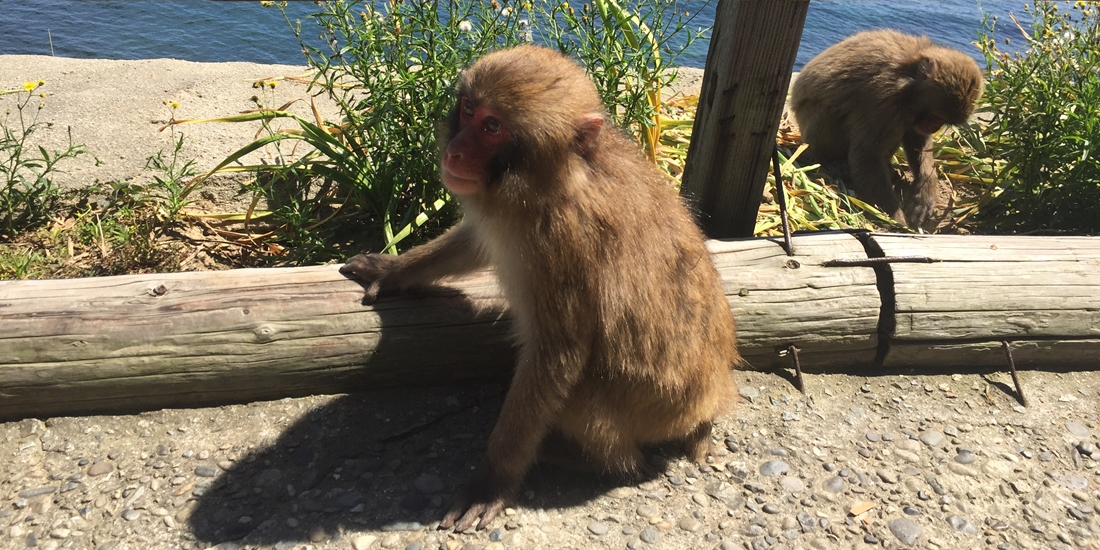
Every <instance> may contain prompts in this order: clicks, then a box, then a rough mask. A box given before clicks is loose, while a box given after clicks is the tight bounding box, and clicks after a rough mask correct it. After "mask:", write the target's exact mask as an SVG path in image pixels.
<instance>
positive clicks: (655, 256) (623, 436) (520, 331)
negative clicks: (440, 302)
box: [340, 45, 740, 531]
mask: <svg viewBox="0 0 1100 550" xmlns="http://www.w3.org/2000/svg"><path fill="white" fill-rule="evenodd" d="M440 149H441V156H442V159H441V161H442V162H441V164H442V179H443V184H444V185H445V186H446V188H447V189H448V190H449V191H450V192H451V194H452V195H453V196H455V197H456V198H457V199H458V200H459V202H460V203H461V205H462V207H463V210H464V212H465V219H464V220H463V221H462V222H461V223H459V224H458V225H457V226H455V227H453V228H451V229H450V230H449V231H447V233H445V234H444V235H442V236H441V237H439V238H437V239H435V240H433V241H431V242H429V243H427V244H424V245H422V246H419V247H416V248H413V249H412V250H410V251H408V252H406V253H405V254H402V255H401V256H390V255H380V254H360V255H358V256H355V257H353V258H351V259H350V260H348V262H347V263H346V264H345V265H344V266H343V267H342V268H341V269H340V271H341V272H342V273H344V274H346V275H348V276H350V277H353V278H356V279H358V280H359V281H361V282H362V283H363V285H364V286H365V287H366V289H367V291H366V301H367V302H370V301H372V300H374V299H375V297H376V296H377V295H378V294H379V293H385V292H387V291H401V290H406V289H411V288H413V287H418V286H422V285H428V284H431V283H433V282H435V281H438V280H439V279H442V278H444V277H448V276H452V275H458V274H462V273H468V272H471V271H474V270H477V269H481V268H484V267H489V266H491V267H493V268H495V270H496V275H497V277H498V279H499V281H500V286H501V288H502V290H503V293H504V296H505V298H506V299H507V302H508V307H509V308H510V310H511V312H512V316H513V323H514V333H515V337H516V340H517V342H518V345H519V349H518V363H517V365H516V367H515V372H514V375H513V378H512V382H511V386H510V388H509V389H508V393H507V395H506V397H505V399H504V404H503V406H502V408H501V411H500V417H499V419H498V420H497V423H496V426H495V427H494V428H493V431H492V434H491V435H490V436H489V443H488V448H487V450H486V453H485V456H484V459H483V460H482V461H481V463H480V465H479V466H478V467H477V468H476V469H475V471H474V474H473V479H472V481H470V483H469V484H468V485H467V486H466V487H465V489H464V490H463V491H461V492H460V493H459V495H458V496H457V497H456V498H455V501H454V503H453V504H452V507H451V508H450V510H449V511H448V512H447V514H446V515H445V517H444V519H443V521H442V523H441V524H440V527H441V528H450V527H452V526H453V527H454V528H455V529H456V530H458V531H465V530H466V529H468V528H470V527H472V526H474V524H475V523H476V524H477V526H478V529H484V528H485V527H486V526H487V525H488V524H489V522H490V521H492V520H493V518H495V517H496V516H497V515H498V514H499V513H500V511H501V510H502V509H503V507H504V505H505V503H507V502H509V501H510V500H511V499H512V497H513V496H514V495H515V493H516V492H517V491H518V489H519V487H520V484H521V482H522V481H523V479H524V476H525V474H526V473H527V471H528V469H529V468H530V467H531V465H532V464H533V463H535V462H536V460H538V458H539V456H540V449H541V454H542V456H543V457H544V458H548V455H555V454H556V455H557V456H558V457H559V458H560V457H561V456H562V455H561V454H560V453H555V452H553V449H551V447H560V449H564V450H566V451H567V450H569V449H573V450H574V453H573V454H574V455H578V456H576V457H575V459H573V460H572V462H573V463H575V464H577V465H578V466H581V467H582V468H585V469H592V470H597V471H601V472H607V473H614V474H625V475H633V474H637V473H639V471H642V470H644V469H645V468H646V463H645V459H644V457H643V455H642V453H641V450H640V447H641V446H643V445H648V444H656V443H662V442H670V441H671V442H675V443H677V444H682V445H683V449H684V451H685V452H686V454H687V455H688V456H689V457H690V458H691V459H693V460H695V461H703V460H705V458H706V454H707V452H708V451H709V450H710V448H711V445H712V443H711V425H712V422H713V420H714V419H715V417H716V416H718V415H720V414H723V413H724V412H726V411H727V410H729V408H730V407H731V406H732V404H733V400H734V398H735V396H736V386H735V384H734V381H733V378H732V371H731V367H733V366H734V364H735V363H738V362H739V360H740V359H739V356H738V354H737V350H736V345H735V330H734V322H733V317H732V315H731V314H730V310H729V305H728V303H727V302H726V298H725V294H724V292H723V289H722V283H721V281H720V280H719V277H718V272H717V270H716V269H715V267H714V265H713V263H712V261H711V256H710V254H709V252H708V251H707V248H706V246H705V245H704V242H703V235H702V234H701V233H700V231H699V229H698V228H697V227H696V225H695V223H694V221H693V220H692V217H691V215H690V214H689V213H688V211H687V209H686V208H685V207H684V206H683V204H682V203H681V202H680V199H679V197H678V196H677V194H676V193H675V191H674V190H673V189H672V187H671V186H670V185H669V182H668V181H667V180H666V178H665V177H664V176H663V175H662V174H661V173H660V171H659V170H658V169H657V168H656V167H655V166H654V165H653V164H651V163H649V162H647V161H645V160H644V158H643V157H642V156H641V154H640V153H639V151H638V147H637V146H636V145H635V144H634V143H632V142H631V141H630V140H629V139H627V138H626V137H625V136H624V135H623V134H622V133H621V132H620V131H619V130H618V129H616V128H614V127H612V125H611V123H610V122H609V120H608V117H607V114H606V113H605V111H604V108H603V106H602V104H601V103H600V98H599V96H598V95H597V93H596V89H595V86H594V85H593V84H592V82H591V80H589V79H588V78H587V76H586V75H585V73H584V71H583V70H582V69H581V67H580V66H578V65H577V64H576V63H574V62H573V61H571V60H569V59H568V58H566V57H564V56H562V55H560V54H559V53H557V52H555V51H553V50H549V49H546V48H542V47H537V46H530V45H526V46H519V47H516V48H513V49H509V50H504V51H498V52H495V53H492V54H489V55H487V56H485V57H484V58H482V59H481V60H480V61H478V62H476V63H474V64H473V66H471V67H470V68H469V69H467V70H466V71H465V72H464V73H463V74H462V77H461V81H460V85H459V90H458V98H457V101H456V104H455V107H454V110H453V111H452V112H451V114H450V116H449V117H448V118H447V120H446V121H445V124H444V127H443V128H442V129H441V139H440ZM548 436H551V437H548ZM555 441H557V442H559V443H565V444H564V445H561V444H559V445H554V442H555ZM578 450H579V452H578ZM566 456H568V455H566Z"/></svg>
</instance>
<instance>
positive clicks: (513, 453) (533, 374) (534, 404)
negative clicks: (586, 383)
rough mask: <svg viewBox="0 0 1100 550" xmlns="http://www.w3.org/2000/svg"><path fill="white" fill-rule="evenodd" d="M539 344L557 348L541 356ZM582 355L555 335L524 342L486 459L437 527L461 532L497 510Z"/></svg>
mask: <svg viewBox="0 0 1100 550" xmlns="http://www.w3.org/2000/svg"><path fill="white" fill-rule="evenodd" d="M544 337H547V336H545V335H544ZM553 337H554V336H548V338H553ZM557 337H558V338H561V335H557ZM551 344H553V345H551ZM540 349H547V350H556V351H557V353H553V354H547V355H549V356H548V357H547V356H542V355H541V354H540V353H538V352H537V351H534V350H540ZM587 355H588V350H587V348H584V347H583V346H575V347H570V346H569V345H568V343H567V342H562V341H560V340H559V341H557V342H550V343H546V342H532V341H530V340H528V341H526V342H525V343H524V346H523V348H522V349H521V350H520V360H519V363H518V364H517V366H516V373H515V375H514V376H513V378H512V386H511V387H510V388H509V389H508V395H506V396H505V398H504V405H503V407H501V410H500V417H499V418H498V419H497V424H496V426H495V427H494V428H493V432H492V434H490V435H489V447H488V449H487V450H486V451H485V458H484V459H483V460H482V462H481V465H480V466H478V468H477V470H476V471H475V472H474V476H473V479H472V480H471V481H470V483H468V484H467V485H466V487H465V488H464V489H463V490H462V491H461V492H460V493H459V495H458V496H457V497H456V498H455V501H454V503H453V504H452V505H451V508H450V510H449V511H448V512H447V514H446V515H445V516H444V517H443V521H442V522H441V523H440V528H443V529H447V528H450V527H452V526H453V527H454V528H455V530H456V531H465V530H467V529H469V528H470V527H472V526H473V525H474V524H475V523H477V528H478V529H479V530H480V529H485V528H486V527H487V526H488V525H489V522H491V521H492V520H493V519H494V518H496V517H497V516H498V515H499V514H500V512H501V510H503V509H504V505H505V503H506V502H507V501H509V500H511V499H512V497H513V496H514V495H515V493H516V492H517V491H518V490H519V486H520V483H522V482H523V477H524V476H525V475H526V474H527V470H528V469H530V467H531V465H532V464H534V462H535V458H536V456H537V453H538V449H539V446H540V444H541V443H542V441H543V439H544V438H545V437H546V434H547V433H548V432H549V431H550V427H551V425H552V423H553V421H554V419H555V418H557V417H558V415H559V413H560V411H561V409H562V407H563V406H564V404H565V402H566V399H567V398H568V396H569V393H570V392H571V391H572V388H573V387H574V386H575V385H576V384H577V381H578V379H579V378H580V373H581V369H582V366H583V359H582V358H584V357H587Z"/></svg>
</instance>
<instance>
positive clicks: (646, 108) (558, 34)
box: [537, 0, 704, 161]
mask: <svg viewBox="0 0 1100 550" xmlns="http://www.w3.org/2000/svg"><path fill="white" fill-rule="evenodd" d="M545 6H546V4H545V3H543V4H540V7H541V9H540V13H539V15H540V17H539V18H538V19H539V22H538V29H537V30H538V36H537V39H539V40H542V41H545V42H547V43H548V44H552V45H554V46H556V47H557V48H558V49H559V50H561V51H562V52H564V53H567V54H570V55H573V56H575V57H576V58H577V59H579V60H580V61H581V62H582V63H583V64H584V66H585V69H586V70H587V71H588V74H589V76H591V77H592V80H593V81H594V82H595V83H596V88H597V89H598V90H599V92H600V97H601V98H602V99H603V102H604V104H605V105H607V106H608V111H609V114H610V115H611V117H612V120H613V121H614V122H615V123H616V124H617V125H619V126H622V127H624V128H630V129H632V130H634V131H635V132H636V133H637V135H638V137H639V139H640V141H641V143H642V146H643V147H644V149H645V151H646V154H647V156H648V157H649V158H650V160H654V161H656V160H657V155H658V147H659V145H660V140H661V135H662V121H661V108H662V107H663V106H664V103H663V101H662V100H661V92H662V90H664V89H666V88H667V87H668V86H669V85H671V84H672V83H673V82H674V81H675V80H676V72H675V71H671V70H669V69H670V68H671V67H673V66H674V63H675V60H676V58H677V57H678V56H679V55H680V53H682V52H683V51H684V50H686V49H687V48H688V47H690V46H691V44H692V43H693V42H694V41H695V40H697V39H699V38H700V37H701V36H702V35H703V34H704V31H703V30H696V31H692V30H691V29H689V28H688V23H689V22H690V16H687V15H685V12H684V8H683V6H682V2H677V1H675V0H670V1H663V2H650V1H644V0H643V1H639V0H633V1H625V2H623V1H620V0H593V1H592V2H590V3H586V4H584V5H583V7H582V8H581V11H580V13H579V14H578V13H577V11H576V10H575V9H573V7H572V6H570V5H569V3H568V2H554V3H553V5H552V6H551V7H549V8H546V7H545ZM674 40H676V42H675V45H673V44H674Z"/></svg>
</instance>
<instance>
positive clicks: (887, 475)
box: [875, 468, 898, 485]
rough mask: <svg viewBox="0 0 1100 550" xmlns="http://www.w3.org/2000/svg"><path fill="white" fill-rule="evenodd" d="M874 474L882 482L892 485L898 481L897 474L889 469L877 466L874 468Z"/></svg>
mask: <svg viewBox="0 0 1100 550" xmlns="http://www.w3.org/2000/svg"><path fill="white" fill-rule="evenodd" d="M875 475H877V476H878V477H879V479H881V480H882V482H883V483H889V484H891V485H893V484H894V483H897V482H898V475H897V474H895V473H894V472H891V471H889V470H885V469H882V468H879V469H878V470H875Z"/></svg>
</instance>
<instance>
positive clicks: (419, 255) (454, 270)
mask: <svg viewBox="0 0 1100 550" xmlns="http://www.w3.org/2000/svg"><path fill="white" fill-rule="evenodd" d="M476 239H477V237H476V235H475V234H474V231H473V228H472V227H471V226H470V225H469V224H467V223H465V222H463V223H460V224H458V225H457V226H455V227H452V228H451V229H450V230H449V231H447V232H446V233H444V234H443V235H441V236H440V237H438V238H436V239H434V240H432V241H430V242H428V243H426V244H423V245H421V246H418V247H416V248H413V249H412V250H409V251H408V252H406V253H404V254H402V255H400V256H393V255H390V254H369V253H363V254H359V255H357V256H354V257H352V258H350V259H348V261H347V262H346V263H345V264H344V265H343V266H342V267H340V273H343V274H344V275H347V276H349V277H353V278H355V279H358V280H360V281H362V282H363V283H364V284H366V286H367V292H366V295H365V296H364V297H363V303H366V304H370V303H374V301H375V300H376V299H377V297H378V293H379V292H386V291H393V290H407V289H409V288H413V287H417V286H424V285H428V284H431V283H434V282H436V281H438V280H439V279H442V278H444V277H447V276H450V275H461V274H463V273H469V272H471V271H474V270H477V269H480V268H482V267H485V266H486V265H487V259H486V257H485V255H484V254H483V253H482V251H481V248H480V246H479V245H478V243H477V240H476Z"/></svg>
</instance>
